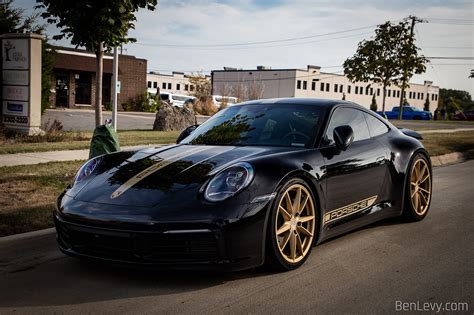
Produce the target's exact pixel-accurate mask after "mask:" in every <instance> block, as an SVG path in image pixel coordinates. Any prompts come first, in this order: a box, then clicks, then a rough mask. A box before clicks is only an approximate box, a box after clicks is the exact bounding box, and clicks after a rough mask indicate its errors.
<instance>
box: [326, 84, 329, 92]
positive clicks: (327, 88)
mask: <svg viewBox="0 0 474 315" xmlns="http://www.w3.org/2000/svg"><path fill="white" fill-rule="evenodd" d="M326 92H329V83H326Z"/></svg>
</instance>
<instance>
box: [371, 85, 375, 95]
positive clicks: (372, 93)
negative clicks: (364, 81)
mask: <svg viewBox="0 0 474 315" xmlns="http://www.w3.org/2000/svg"><path fill="white" fill-rule="evenodd" d="M370 95H374V88H373V87H371V88H370Z"/></svg>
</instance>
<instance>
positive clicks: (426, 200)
mask: <svg viewBox="0 0 474 315" xmlns="http://www.w3.org/2000/svg"><path fill="white" fill-rule="evenodd" d="M419 194H420V196H421V198H423V200H424V204H425V205H426V204H428V199H426V197H425V196H424V195H423V194H422V193H421V191H420V192H419ZM420 201H421V200H420Z"/></svg>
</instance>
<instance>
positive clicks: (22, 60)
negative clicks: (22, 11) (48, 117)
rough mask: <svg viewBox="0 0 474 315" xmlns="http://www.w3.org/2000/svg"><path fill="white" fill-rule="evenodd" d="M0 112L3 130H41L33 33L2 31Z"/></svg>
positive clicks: (38, 57) (37, 55) (37, 58)
mask: <svg viewBox="0 0 474 315" xmlns="http://www.w3.org/2000/svg"><path fill="white" fill-rule="evenodd" d="M0 39H1V41H2V114H3V124H4V126H5V129H7V130H12V131H15V132H19V133H22V134H26V135H36V134H38V133H41V128H40V127H41V44H42V43H41V39H42V37H41V36H40V35H37V34H4V35H1V36H0Z"/></svg>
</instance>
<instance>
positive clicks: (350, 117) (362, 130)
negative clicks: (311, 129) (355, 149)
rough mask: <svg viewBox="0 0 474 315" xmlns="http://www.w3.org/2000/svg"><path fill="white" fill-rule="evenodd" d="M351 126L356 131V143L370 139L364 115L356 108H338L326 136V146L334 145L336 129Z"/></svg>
mask: <svg viewBox="0 0 474 315" xmlns="http://www.w3.org/2000/svg"><path fill="white" fill-rule="evenodd" d="M344 125H349V126H351V128H352V130H353V131H354V142H356V141H361V140H365V139H369V138H370V135H369V129H368V127H367V123H366V121H365V117H364V113H363V112H361V111H360V110H357V109H354V108H345V107H343V108H338V109H336V110H335V111H334V113H333V114H332V117H331V121H330V122H329V125H328V128H327V130H326V134H325V136H324V140H325V142H326V143H325V144H327V145H330V144H332V143H334V139H333V132H334V128H336V127H339V126H344Z"/></svg>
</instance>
